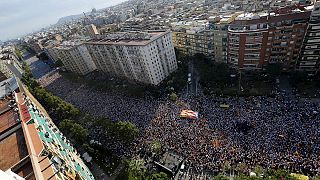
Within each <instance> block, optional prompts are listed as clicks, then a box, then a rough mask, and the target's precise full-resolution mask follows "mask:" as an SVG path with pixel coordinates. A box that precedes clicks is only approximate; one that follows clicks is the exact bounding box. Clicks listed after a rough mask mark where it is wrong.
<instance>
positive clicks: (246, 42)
mask: <svg viewBox="0 0 320 180" xmlns="http://www.w3.org/2000/svg"><path fill="white" fill-rule="evenodd" d="M309 16H310V11H308V10H306V9H304V8H300V7H299V8H296V7H286V8H282V9H279V10H277V11H274V12H271V13H258V14H253V13H245V14H242V15H239V16H238V17H237V18H236V19H235V21H234V22H233V23H232V24H231V25H230V27H229V30H228V31H229V32H228V37H229V40H228V42H229V45H228V63H230V64H232V65H233V66H234V67H236V68H239V69H262V68H263V67H264V66H265V65H267V64H268V63H281V64H283V67H284V69H285V70H290V69H294V68H295V64H296V61H297V59H298V56H299V52H300V48H301V45H302V40H303V38H304V34H305V30H306V28H307V24H308V18H309Z"/></svg>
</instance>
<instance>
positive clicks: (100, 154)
mask: <svg viewBox="0 0 320 180" xmlns="http://www.w3.org/2000/svg"><path fill="white" fill-rule="evenodd" d="M23 70H24V74H23V77H22V79H21V81H22V82H23V83H24V84H25V85H26V86H27V87H28V89H29V91H30V92H31V93H32V94H33V95H34V96H35V97H36V98H37V100H38V101H39V102H40V103H41V104H42V105H43V106H44V107H45V108H46V110H47V111H48V113H49V114H50V116H51V117H52V119H53V120H54V123H55V124H58V126H59V128H60V129H61V131H62V132H63V133H64V134H65V135H66V137H67V138H68V139H69V140H70V141H71V142H72V143H73V144H74V146H75V147H76V148H77V149H78V150H79V151H80V152H82V153H83V152H84V151H86V152H88V153H89V154H90V155H91V156H92V157H93V158H94V159H95V162H96V163H97V164H99V165H100V167H101V168H103V169H104V170H105V171H106V172H109V173H112V171H113V170H114V169H115V168H116V167H117V166H118V164H119V163H120V159H119V157H117V156H116V155H115V154H114V152H112V151H110V150H109V149H106V148H107V147H106V146H103V147H102V145H97V144H92V143H90V140H91V139H90V138H89V137H90V133H91V130H92V129H90V128H89V127H90V126H88V124H92V125H93V126H92V128H97V127H101V128H103V130H104V132H106V134H105V135H106V136H108V137H113V139H114V140H115V141H118V142H120V143H122V144H124V145H129V144H130V143H132V141H133V140H134V139H135V138H136V137H137V135H138V133H139V130H138V129H137V128H136V126H135V125H134V124H132V123H130V122H127V121H118V122H112V121H111V120H109V119H107V118H105V117H101V118H94V117H93V116H91V115H90V114H86V113H84V112H81V111H80V110H79V109H77V108H76V107H75V106H73V105H72V104H70V103H67V102H65V101H63V100H62V99H61V98H59V97H57V96H54V95H53V94H52V93H50V92H48V91H46V90H45V89H44V88H42V87H41V86H40V85H39V83H38V82H37V81H36V80H35V79H33V76H32V73H31V70H30V68H29V67H28V65H27V64H26V63H24V64H23ZM108 157H110V159H109V161H108V163H106V162H105V160H106V158H108Z"/></svg>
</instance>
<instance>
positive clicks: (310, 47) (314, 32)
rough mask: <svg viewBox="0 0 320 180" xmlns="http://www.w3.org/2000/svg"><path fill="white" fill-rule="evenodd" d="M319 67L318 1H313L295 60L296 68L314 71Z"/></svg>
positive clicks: (319, 14)
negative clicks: (298, 53) (296, 59)
mask: <svg viewBox="0 0 320 180" xmlns="http://www.w3.org/2000/svg"><path fill="white" fill-rule="evenodd" d="M319 68H320V1H317V2H315V4H314V8H313V11H312V13H311V15H310V20H309V24H308V28H307V31H306V35H305V38H304V41H303V45H302V48H301V52H300V57H299V61H298V62H297V69H298V70H306V71H316V70H319Z"/></svg>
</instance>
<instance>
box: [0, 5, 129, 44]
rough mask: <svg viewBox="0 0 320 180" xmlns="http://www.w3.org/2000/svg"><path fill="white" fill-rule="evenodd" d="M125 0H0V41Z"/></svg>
mask: <svg viewBox="0 0 320 180" xmlns="http://www.w3.org/2000/svg"><path fill="white" fill-rule="evenodd" d="M124 1H125V0H0V7H1V10H0V40H2V41H5V40H8V39H10V38H15V37H17V36H20V35H24V34H26V33H29V32H32V31H35V30H39V29H40V28H42V27H45V26H48V25H50V24H55V23H56V22H57V21H58V19H59V18H61V17H64V16H68V15H74V14H80V13H82V12H89V11H91V9H92V8H96V9H102V8H105V7H108V6H112V5H116V4H119V3H121V2H124Z"/></svg>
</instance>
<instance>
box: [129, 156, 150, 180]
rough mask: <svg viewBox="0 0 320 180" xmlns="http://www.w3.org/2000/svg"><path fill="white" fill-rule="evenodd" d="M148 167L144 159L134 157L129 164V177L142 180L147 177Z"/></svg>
mask: <svg viewBox="0 0 320 180" xmlns="http://www.w3.org/2000/svg"><path fill="white" fill-rule="evenodd" d="M145 173H146V167H145V166H144V160H143V159H132V160H131V161H129V164H128V178H129V179H137V180H142V179H144V177H145Z"/></svg>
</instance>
